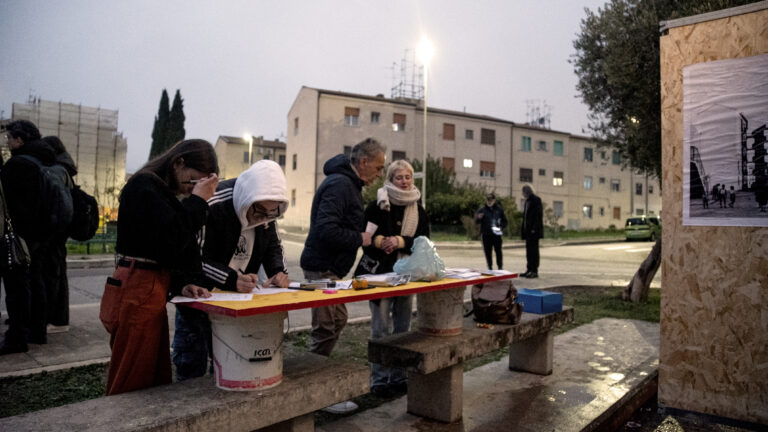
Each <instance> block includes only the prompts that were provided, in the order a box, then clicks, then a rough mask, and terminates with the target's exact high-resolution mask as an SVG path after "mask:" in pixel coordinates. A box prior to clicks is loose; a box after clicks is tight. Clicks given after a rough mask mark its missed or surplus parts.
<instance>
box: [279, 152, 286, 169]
mask: <svg viewBox="0 0 768 432" xmlns="http://www.w3.org/2000/svg"><path fill="white" fill-rule="evenodd" d="M277 164H278V165H280V166H281V167H283V168H285V155H284V154H281V155H278V156H277Z"/></svg>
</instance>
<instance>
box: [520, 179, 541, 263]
mask: <svg viewBox="0 0 768 432" xmlns="http://www.w3.org/2000/svg"><path fill="white" fill-rule="evenodd" d="M523 198H525V206H524V207H523V226H522V228H521V237H522V238H523V240H525V260H526V272H525V273H523V274H522V275H520V276H522V277H526V278H537V277H539V239H541V238H543V237H544V232H543V231H544V215H543V209H542V205H541V198H539V197H538V196H536V192H535V191H534V190H533V186H531V185H529V184H526V185H524V186H523Z"/></svg>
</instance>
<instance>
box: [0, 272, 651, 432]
mask: <svg viewBox="0 0 768 432" xmlns="http://www.w3.org/2000/svg"><path fill="white" fill-rule="evenodd" d="M622 290H623V288H621V287H614V288H606V287H568V288H562V289H552V290H551V291H557V292H561V293H562V294H563V304H566V305H570V306H573V307H574V309H575V311H574V322H573V323H572V324H569V325H566V326H563V327H560V328H557V329H555V334H561V333H564V332H566V331H568V330H571V329H573V328H575V327H578V326H580V325H582V324H587V323H590V322H592V321H594V320H596V319H599V318H619V319H636V320H644V321H652V322H659V317H660V308H659V305H660V294H661V293H660V290H651V291H650V295H649V299H648V301H647V302H646V303H627V302H624V301H623V300H621V293H622ZM414 322H415V321H414ZM370 332H371V330H370V325H369V324H368V323H363V324H351V325H348V326H347V327H346V328H345V329H344V332H343V334H342V336H341V339H340V340H339V342H338V344H337V345H336V347H335V348H334V351H333V353H332V354H331V358H344V359H347V360H352V361H354V362H357V363H359V364H364V365H368V338H369V337H370ZM309 345H310V333H309V331H306V330H305V331H300V332H292V333H289V334H288V335H287V336H286V337H285V341H284V343H283V353H284V355H285V356H286V357H290V356H296V355H301V354H303V353H305V352H306V351H307V350H308V349H309ZM507 353H508V348H502V349H499V350H496V351H494V352H491V353H489V354H486V355H484V356H482V357H478V358H475V359H472V360H469V361H466V362H465V363H464V370H465V371H468V370H471V369H474V368H476V367H479V366H482V365H484V364H487V363H490V362H494V361H498V360H501V359H502V358H504V357H505V356H506V355H507ZM106 374H107V365H91V366H84V367H78V368H73V369H70V370H66V371H57V372H50V373H47V372H43V373H41V374H36V375H31V376H25V377H10V378H2V379H0V389H2V392H0V418H2V417H8V416H13V415H18V414H23V413H27V412H31V411H37V410H41V409H45V408H52V407H56V406H60V405H66V404H70V403H75V402H80V401H83V400H88V399H94V398H97V397H101V396H104V393H105V390H106ZM395 397H399V396H395ZM395 397H393V398H390V399H382V398H378V397H376V396H373V395H372V394H367V395H363V396H361V397H358V398H355V399H354V402H355V403H357V404H358V405H359V406H360V409H359V410H358V411H356V412H360V411H363V410H366V409H370V408H375V407H377V406H379V405H381V404H383V403H385V402H388V401H389V400H391V399H394V398H395ZM352 414H354V413H350V414H346V415H336V414H330V413H326V412H322V411H318V412H317V413H315V421H316V424H317V425H318V426H319V425H322V424H324V423H328V422H330V421H334V420H336V419H339V418H341V417H344V416H348V415H352Z"/></svg>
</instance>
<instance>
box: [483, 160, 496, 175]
mask: <svg viewBox="0 0 768 432" xmlns="http://www.w3.org/2000/svg"><path fill="white" fill-rule="evenodd" d="M495 175H496V163H495V162H485V161H480V177H494V176H495Z"/></svg>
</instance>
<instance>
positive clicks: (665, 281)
mask: <svg viewBox="0 0 768 432" xmlns="http://www.w3.org/2000/svg"><path fill="white" fill-rule="evenodd" d="M660 43H661V103H662V160H663V174H662V185H663V187H662V191H663V208H664V210H663V236H662V238H663V240H662V241H663V252H662V297H661V345H660V367H659V402H660V403H661V404H663V405H666V406H668V407H672V408H678V409H684V410H690V411H696V412H701V413H707V414H713V415H717V416H723V417H728V418H732V419H738V420H744V421H750V422H758V423H764V424H768V228H754V227H752V228H749V227H693V226H683V225H682V220H683V209H682V203H683V196H682V189H683V183H682V177H683V75H682V73H683V67H684V66H687V65H691V64H695V63H701V62H708V61H713V60H722V59H731V58H741V57H750V56H754V55H758V54H765V53H768V10H765V9H764V10H761V11H757V12H752V13H749V14H744V15H737V16H732V17H728V18H722V19H717V20H712V21H707V22H703V23H697V24H692V25H687V26H682V27H677V28H672V29H670V30H669V33H668V34H667V35H663V36H661V39H660ZM766 73H768V71H766ZM766 98H768V95H766Z"/></svg>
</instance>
